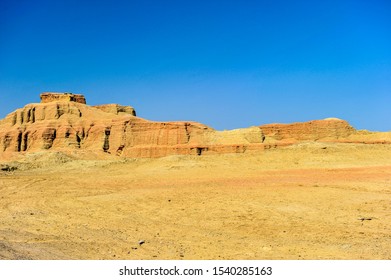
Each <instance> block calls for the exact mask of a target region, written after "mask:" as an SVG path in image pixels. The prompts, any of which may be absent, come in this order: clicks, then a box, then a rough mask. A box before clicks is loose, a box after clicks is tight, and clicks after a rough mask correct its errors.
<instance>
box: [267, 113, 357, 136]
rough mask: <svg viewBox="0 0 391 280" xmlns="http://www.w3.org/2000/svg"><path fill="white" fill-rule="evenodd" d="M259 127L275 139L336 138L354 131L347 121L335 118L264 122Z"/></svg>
mask: <svg viewBox="0 0 391 280" xmlns="http://www.w3.org/2000/svg"><path fill="white" fill-rule="evenodd" d="M260 128H261V130H262V131H263V133H264V134H265V136H266V138H269V140H277V141H281V140H282V141H285V140H290V141H303V140H311V141H318V140H338V139H344V138H347V137H349V136H350V135H352V134H354V133H355V132H356V130H355V129H354V128H353V127H352V126H350V125H349V123H348V122H346V121H344V120H340V119H335V118H330V119H325V120H315V121H309V122H303V123H292V124H266V125H262V126H260Z"/></svg>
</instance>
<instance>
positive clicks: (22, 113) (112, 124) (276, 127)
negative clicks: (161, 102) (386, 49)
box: [0, 93, 391, 159]
mask: <svg viewBox="0 0 391 280" xmlns="http://www.w3.org/2000/svg"><path fill="white" fill-rule="evenodd" d="M379 137H380V138H379ZM362 139H364V140H362ZM365 139H371V141H367V140H365ZM379 139H380V140H379ZM300 141H324V142H359V143H361V142H362V143H366V142H368V143H378V142H379V141H380V142H379V143H383V144H384V143H389V142H391V137H390V135H389V134H387V133H386V134H381V136H378V134H374V133H370V132H367V133H362V132H359V131H356V130H355V129H354V128H353V127H351V126H350V125H349V124H348V123H347V122H346V121H343V120H339V119H325V120H316V121H310V122H305V123H294V124H270V125H262V126H259V127H250V128H244V129H235V130H231V131H216V130H214V129H213V128H210V127H208V126H206V125H203V124H201V123H197V122H190V121H189V122H156V121H147V120H145V119H142V118H139V117H136V112H135V110H134V108H132V107H130V106H121V105H117V104H108V105H99V106H88V105H86V99H85V97H84V96H83V95H80V94H70V93H64V94H61V93H42V94H41V103H34V104H28V105H26V106H25V107H24V108H21V109H17V110H16V111H14V112H12V113H10V114H9V115H8V116H6V118H5V119H3V120H0V159H1V157H7V156H9V155H13V154H24V153H28V152H37V151H45V150H51V151H62V152H65V153H72V154H75V153H78V152H81V153H87V152H90V153H94V154H100V153H102V154H111V155H115V156H120V157H163V156H167V155H206V154H216V153H217V154H218V153H244V152H258V151H262V150H264V149H269V148H276V147H280V146H285V145H290V144H293V143H297V142H300Z"/></svg>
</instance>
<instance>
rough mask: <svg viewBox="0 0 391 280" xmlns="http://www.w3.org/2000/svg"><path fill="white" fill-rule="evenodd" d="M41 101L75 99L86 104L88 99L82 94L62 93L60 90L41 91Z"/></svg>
mask: <svg viewBox="0 0 391 280" xmlns="http://www.w3.org/2000/svg"><path fill="white" fill-rule="evenodd" d="M40 97H41V103H48V102H53V101H73V102H78V103H82V104H86V99H85V97H84V95H82V94H73V93H60V92H43V93H41V96H40Z"/></svg>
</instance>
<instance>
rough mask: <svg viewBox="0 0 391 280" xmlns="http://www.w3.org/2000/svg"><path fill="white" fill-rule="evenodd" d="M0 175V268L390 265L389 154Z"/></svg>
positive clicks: (60, 163) (351, 147)
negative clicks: (14, 263)
mask: <svg viewBox="0 0 391 280" xmlns="http://www.w3.org/2000/svg"><path fill="white" fill-rule="evenodd" d="M12 164H14V165H15V166H17V167H18V169H16V170H12V169H11V170H8V171H6V170H4V171H0V198H1V200H0V259H105V260H107V259H149V260H150V259H294V260H296V259H332V260H334V259H376V260H377V259H391V145H382V144H377V145H372V144H335V143H328V144H325V143H300V144H296V145H292V146H288V147H284V148H278V149H271V150H265V151H257V152H253V153H244V154H220V155H205V156H168V157H164V158H158V159H118V158H114V157H113V158H107V159H104V160H81V159H77V158H76V157H72V156H71V155H64V154H61V153H59V152H54V153H48V152H45V153H31V154H28V155H26V156H24V157H23V160H21V161H19V162H14V163H12Z"/></svg>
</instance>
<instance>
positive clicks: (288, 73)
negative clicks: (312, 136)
mask: <svg viewBox="0 0 391 280" xmlns="http://www.w3.org/2000/svg"><path fill="white" fill-rule="evenodd" d="M44 91H60V92H61V91H65V92H74V93H83V94H85V95H86V98H87V102H88V103H89V104H93V105H95V104H104V103H119V104H123V105H131V106H134V107H135V109H136V111H137V113H138V115H139V116H140V117H143V118H146V119H150V120H158V121H171V120H193V121H198V122H201V123H204V124H207V125H209V126H211V127H214V128H216V129H220V130H222V129H233V128H241V127H248V126H252V125H260V124H265V123H273V122H279V123H289V122H296V121H307V120H313V119H322V118H326V117H338V118H342V119H345V120H347V121H349V122H350V123H351V124H352V125H353V126H354V127H356V128H358V129H369V130H376V131H390V130H391V121H390V120H391V109H390V106H391V2H390V1H388V0H368V1H364V0H356V1H344V0H340V1H333V0H331V1H300V0H298V1H278V0H277V1H272V0H269V1H262V0H259V1H255V0H254V1H251V0H246V1H242V0H241V1H240V0H237V1H229V0H226V1H219V0H216V1H212V0H209V1H204V0H197V1H174V0H166V1H152V0H144V1H141V0H140V1H138V0H135V1H131V0H129V1H116V0H112V1H99V0H97V1H81V0H78V1H41V0H35V1H23V0H21V1H19V0H16V1H15V0H13V1H12V0H1V1H0V97H1V101H0V117H1V118H2V117H4V116H5V115H6V114H7V113H10V112H11V111H13V110H15V109H17V108H20V107H22V106H24V105H25V104H27V103H32V102H39V93H41V92H44Z"/></svg>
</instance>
